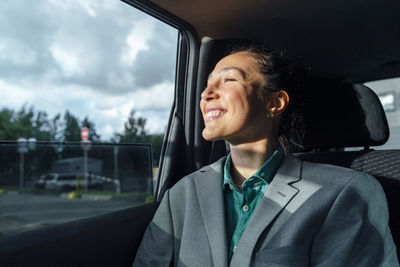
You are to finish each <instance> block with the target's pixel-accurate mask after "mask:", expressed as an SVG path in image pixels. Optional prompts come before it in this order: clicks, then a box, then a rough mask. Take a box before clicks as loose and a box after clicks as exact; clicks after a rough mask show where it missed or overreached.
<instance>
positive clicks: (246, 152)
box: [230, 139, 277, 185]
mask: <svg viewBox="0 0 400 267" xmlns="http://www.w3.org/2000/svg"><path fill="white" fill-rule="evenodd" d="M230 148H231V159H232V173H231V175H232V179H233V182H234V183H235V184H237V185H241V184H242V183H243V182H244V181H245V180H246V179H248V178H249V177H250V176H252V175H253V174H254V173H255V172H256V171H257V170H258V169H259V168H260V167H261V166H262V165H263V164H264V162H265V161H266V160H267V159H268V158H270V157H271V155H272V154H273V153H274V151H275V150H276V149H277V145H276V144H275V143H269V142H268V140H267V139H263V140H258V141H255V142H252V143H244V144H238V145H232V144H231V145H230Z"/></svg>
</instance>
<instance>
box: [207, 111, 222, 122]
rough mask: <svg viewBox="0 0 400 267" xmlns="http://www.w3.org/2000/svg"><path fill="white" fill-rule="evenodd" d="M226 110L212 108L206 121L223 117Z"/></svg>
mask: <svg viewBox="0 0 400 267" xmlns="http://www.w3.org/2000/svg"><path fill="white" fill-rule="evenodd" d="M225 113H226V111H222V110H210V111H208V112H207V113H206V121H210V120H215V119H219V118H221V117H222V116H223V115H224V114H225Z"/></svg>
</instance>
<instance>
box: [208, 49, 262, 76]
mask: <svg viewBox="0 0 400 267" xmlns="http://www.w3.org/2000/svg"><path fill="white" fill-rule="evenodd" d="M227 68H233V69H235V68H236V69H239V70H242V71H243V72H244V73H245V74H246V75H247V74H251V73H253V72H257V61H256V59H255V58H254V57H253V56H252V55H250V54H249V53H247V52H238V53H234V54H231V55H228V56H226V57H224V58H223V59H221V60H220V61H219V62H218V63H217V65H216V66H215V68H214V70H213V71H212V75H215V74H218V73H219V72H220V71H221V70H223V69H227Z"/></svg>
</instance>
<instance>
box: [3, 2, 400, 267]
mask: <svg viewBox="0 0 400 267" xmlns="http://www.w3.org/2000/svg"><path fill="white" fill-rule="evenodd" d="M124 2H126V3H127V4H128V5H131V6H133V7H135V8H138V9H140V10H142V11H144V12H146V13H148V14H150V15H152V16H155V17H157V18H159V19H160V20H162V21H164V22H166V23H168V24H170V25H172V26H173V27H176V28H177V29H178V30H179V40H178V43H179V44H178V53H177V72H176V88H175V97H174V105H173V108H172V110H171V114H170V119H169V123H168V128H167V133H166V136H165V139H164V144H163V149H162V157H161V160H160V166H159V170H160V171H159V173H158V177H157V186H156V188H155V194H156V201H155V202H153V203H151V204H146V205H143V206H140V207H134V208H129V209H125V210H121V211H116V212H112V213H109V214H105V215H101V216H97V217H93V218H89V219H83V220H79V221H74V222H71V223H65V224H59V225H55V226H51V227H47V228H45V229H39V230H34V231H29V232H24V233H20V234H15V235H11V236H7V237H3V238H2V239H0V265H1V266H129V265H131V264H132V262H133V260H134V257H135V254H136V250H137V248H138V246H139V244H140V242H141V238H142V236H143V233H144V230H145V228H146V226H147V224H148V223H149V221H150V220H151V219H152V216H153V215H154V212H155V211H156V209H157V206H158V204H159V201H160V200H161V199H162V196H163V194H164V193H165V191H166V190H168V189H169V188H170V187H171V186H173V185H174V184H175V183H176V182H177V181H179V180H180V179H181V178H182V177H183V176H185V175H186V174H189V173H191V172H193V171H195V170H197V169H199V168H200V167H202V166H205V165H207V164H209V163H212V162H214V161H216V160H217V159H219V158H220V157H222V156H224V155H226V154H227V152H228V151H227V147H226V144H225V142H224V141H216V142H206V141H205V140H204V139H203V138H202V136H201V131H202V129H203V127H204V124H203V120H202V116H201V112H200V109H199V108H198V104H199V102H200V94H201V92H202V91H203V90H204V88H205V84H206V82H207V76H208V74H209V73H210V72H211V70H212V69H213V67H214V66H215V64H216V63H217V62H218V61H219V60H220V59H221V58H223V57H224V56H225V55H227V53H229V50H230V48H231V45H232V44H234V43H237V42H238V41H242V40H253V41H257V42H260V43H263V44H264V45H267V46H268V47H270V48H271V49H272V50H278V51H283V52H284V54H285V55H286V57H287V58H288V59H289V60H290V61H292V62H294V63H295V64H297V65H298V66H300V67H301V68H303V69H305V70H306V71H307V73H308V80H307V82H306V83H305V85H304V86H303V88H302V90H303V91H302V96H303V97H304V99H305V101H304V103H305V104H304V106H303V107H302V109H301V114H302V115H303V117H304V120H305V125H306V129H305V136H304V140H303V143H302V144H301V146H302V148H299V149H298V150H297V151H295V153H294V154H295V156H296V157H298V158H300V159H301V160H304V161H311V162H318V163H327V164H333V165H338V166H343V167H347V168H352V169H355V170H358V171H362V172H366V173H369V174H371V175H372V176H374V177H375V178H376V179H377V180H378V181H379V182H380V183H381V185H382V187H383V189H384V192H385V194H386V197H387V200H388V207H389V214H390V218H389V226H390V229H391V232H392V235H393V238H394V241H395V244H396V246H397V251H398V255H400V249H399V248H400V213H399V211H398V209H397V205H396V204H397V203H400V197H399V195H400V194H399V193H400V149H391V150H379V146H380V145H383V144H384V143H385V142H386V141H387V140H388V138H389V136H390V133H389V126H388V122H387V118H386V115H385V112H384V110H383V107H382V104H381V102H380V101H379V98H378V96H377V95H376V94H375V93H374V92H373V91H372V90H371V89H369V88H368V87H367V86H365V85H363V83H364V82H367V81H373V80H379V79H384V78H393V77H398V76H400V50H399V49H398V47H400V17H399V16H398V13H399V11H400V2H398V1H394V0H384V1H379V2H378V1H373V0H366V1H363V2H357V1H344V0H339V1H330V2H321V1H317V0H311V1H308V2H307V3H305V2H299V1H291V0H289V1H284V2H282V1H277V0H271V1H260V0H257V1H238V0H224V1H210V0H203V1H200V0H195V1H177V0H171V1H160V0H152V1H148V0H124ZM128 5H127V6H126V8H130V6H128Z"/></svg>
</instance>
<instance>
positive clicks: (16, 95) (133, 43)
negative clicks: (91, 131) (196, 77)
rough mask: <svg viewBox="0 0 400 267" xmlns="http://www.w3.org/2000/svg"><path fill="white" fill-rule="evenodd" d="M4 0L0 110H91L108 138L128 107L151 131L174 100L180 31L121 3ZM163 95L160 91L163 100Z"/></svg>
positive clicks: (87, 113) (1, 4)
mask: <svg viewBox="0 0 400 267" xmlns="http://www.w3.org/2000/svg"><path fill="white" fill-rule="evenodd" d="M25 7H26V2H25V1H22V0H15V1H1V2H0V13H1V16H0V32H1V34H0V95H1V96H2V98H0V108H3V107H10V108H13V109H19V108H20V107H21V106H22V105H23V104H27V105H28V106H31V105H32V106H34V108H35V110H37V111H38V110H41V111H46V112H47V113H48V114H49V116H50V117H53V116H54V115H55V114H57V113H62V114H64V112H65V111H66V110H69V111H70V112H71V113H72V114H74V115H75V116H77V117H79V118H80V119H81V120H82V119H83V118H84V117H86V116H88V117H89V119H90V120H91V121H93V122H94V123H95V124H96V128H97V129H98V132H99V134H100V135H101V136H102V138H103V139H104V140H106V139H108V138H110V137H111V136H112V134H113V133H114V132H120V131H121V130H122V128H123V124H124V122H125V121H126V119H127V117H128V115H129V112H130V110H131V109H132V108H133V109H135V110H137V114H138V116H139V115H140V116H142V117H145V118H146V119H147V128H148V130H149V131H151V132H162V131H164V129H165V126H166V123H167V120H168V116H169V110H170V107H171V103H172V101H173V90H174V73H175V61H176V46H177V30H175V29H173V28H171V27H170V26H167V25H165V24H163V23H160V22H158V21H157V20H156V19H154V18H152V17H150V16H148V15H146V14H144V13H142V12H139V11H137V10H135V9H134V8H132V7H130V6H128V5H126V4H124V3H121V2H118V1H108V0H106V1H98V0H79V1H78V0H64V1H58V0H38V1H35V4H32V5H30V6H29V8H25ZM160 96H162V97H161V98H160Z"/></svg>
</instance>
